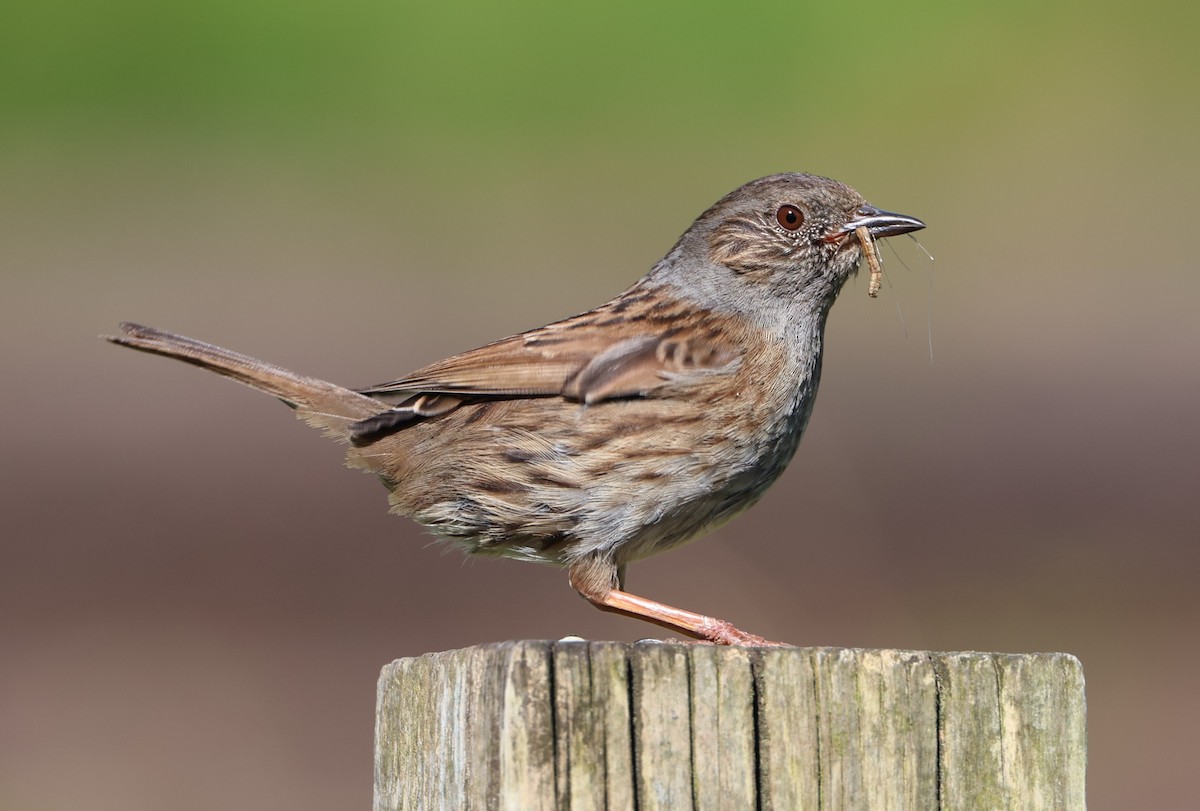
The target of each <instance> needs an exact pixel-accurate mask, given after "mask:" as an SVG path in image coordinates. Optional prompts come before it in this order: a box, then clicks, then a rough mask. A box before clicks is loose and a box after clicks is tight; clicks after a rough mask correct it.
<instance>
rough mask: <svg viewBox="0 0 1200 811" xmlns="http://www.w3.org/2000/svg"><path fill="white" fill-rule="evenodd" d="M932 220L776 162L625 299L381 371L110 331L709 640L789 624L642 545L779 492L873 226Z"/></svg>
mask: <svg viewBox="0 0 1200 811" xmlns="http://www.w3.org/2000/svg"><path fill="white" fill-rule="evenodd" d="M924 227H925V223H924V222H922V221H921V220H919V219H917V218H915V217H911V216H908V215H904V214H897V213H894V212H890V211H885V210H882V209H879V208H876V207H874V206H872V205H870V204H868V203H867V202H866V201H865V200H864V198H863V197H862V196H861V195H860V194H859V193H858V192H856V191H855V190H854V189H852V188H851V187H850V186H847V185H845V184H843V183H840V182H838V181H836V180H832V179H829V178H825V177H820V176H817V175H812V174H806V173H798V172H788V173H781V174H775V175H770V176H767V177H763V178H759V179H757V180H753V181H751V182H749V183H746V184H745V185H743V186H741V187H739V188H737V189H735V190H734V191H732V192H730V193H729V194H726V195H725V196H724V197H722V198H720V199H719V200H718V201H717V202H716V203H715V204H713V205H712V206H711V207H709V208H708V209H707V210H705V211H704V212H703V213H702V214H701V215H700V216H699V217H698V218H696V220H695V221H694V222H693V223H692V225H691V226H690V227H689V228H688V229H687V230H686V231H685V232H684V233H683V235H682V236H681V237H680V238H679V240H678V241H677V242H676V243H675V245H674V247H672V248H671V250H670V251H668V252H667V254H666V256H664V257H663V258H662V259H661V260H660V261H659V262H658V263H657V264H655V265H654V266H653V268H652V269H651V270H650V271H649V273H647V274H646V275H645V276H643V277H642V278H641V279H639V280H638V281H636V282H635V283H634V284H633V285H632V286H631V287H629V288H628V289H627V290H625V291H624V292H622V293H620V294H619V295H617V296H616V297H615V298H613V299H612V300H611V301H608V302H607V303H605V304H602V305H600V306H599V307H596V308H595V309H592V310H589V311H587V312H584V313H581V314H579V315H575V316H572V317H570V318H566V319H564V320H561V321H555V322H553V323H550V324H548V325H546V326H542V327H538V328H536V329H531V330H529V331H527V332H522V333H520V334H517V335H513V336H510V337H507V338H502V339H500V340H497V341H494V342H492V343H489V344H486V345H484V346H481V347H479V348H477V349H471V350H469V351H465V352H462V353H460V354H456V355H453V356H451V357H449V358H446V359H445V360H440V361H437V362H435V363H431V364H429V365H428V366H425V367H424V368H421V369H418V370H417V371H414V372H412V373H410V374H408V375H406V376H404V377H401V378H398V379H396V380H393V381H390V382H387V383H383V384H380V385H375V386H370V387H368V388H362V389H350V388H345V387H343V386H340V385H337V384H334V383H329V382H326V381H323V380H318V379H315V378H311V377H305V376H303V375H299V374H296V373H294V372H291V371H288V370H287V369H284V368H281V367H279V366H276V365H273V364H269V363H265V362H263V361H260V360H256V359H254V358H251V357H248V356H246V355H242V354H239V353H236V352H232V351H230V350H227V349H223V348H221V347H218V346H214V345H211V344H207V343H203V342H201V341H197V340H194V339H192V338H188V337H185V336H181V335H174V334H171V333H169V332H164V331H161V330H158V329H155V328H152V327H146V326H141V325H138V324H134V323H129V322H125V323H122V324H121V326H120V334H119V335H115V336H103V337H106V338H107V340H109V341H111V342H113V343H115V344H119V345H121V346H126V347H130V348H132V349H137V350H141V351H144V352H149V353H153V354H157V355H163V356H166V357H169V358H174V359H177V360H180V361H184V362H186V363H190V364H194V365H197V366H200V367H203V368H205V369H209V370H211V371H214V372H216V373H218V374H220V375H223V376H225V377H228V378H231V379H233V380H236V381H238V382H241V383H244V384H246V385H248V386H250V387H252V388H254V389H258V390H260V391H262V392H265V393H267V394H270V395H273V396H274V397H276V398H278V399H280V400H282V401H283V402H284V403H285V404H287V405H289V406H290V407H292V408H293V409H294V410H295V412H296V414H297V415H298V416H299V417H300V418H301V419H303V420H305V421H306V422H308V423H310V424H311V425H313V426H315V427H317V428H320V429H323V431H324V432H325V434H327V435H328V436H330V437H332V438H334V439H336V440H338V441H340V442H343V443H345V444H346V446H347V454H346V459H347V464H348V465H349V466H351V467H354V468H359V469H362V470H364V471H367V472H369V473H372V474H374V475H375V476H377V477H378V478H379V479H380V480H381V481H382V482H383V483H384V485H385V486H386V487H387V489H388V491H389V502H390V508H391V510H392V511H393V512H396V513H399V514H401V515H404V516H408V517H409V518H411V519H413V520H415V521H416V522H417V523H418V524H420V525H422V526H423V527H425V528H426V529H427V530H428V531H430V532H431V533H432V534H434V535H435V536H437V537H439V538H440V539H443V540H446V541H449V542H451V543H452V544H454V545H456V546H458V547H460V548H462V549H463V550H464V551H465V552H466V553H468V554H472V555H484V556H500V557H506V558H514V559H518V560H526V561H534V562H540V563H548V564H552V565H556V566H559V567H562V568H565V569H566V571H567V576H568V581H569V583H570V585H571V587H572V588H574V589H575V591H577V592H578V593H579V594H580V595H581V596H582V597H583V598H585V599H586V600H587V601H588V602H590V603H592V604H593V605H595V606H596V607H598V608H600V609H601V610H603V611H607V612H613V613H616V614H621V615H625V616H629V617H634V618H637V619H641V620H645V621H648V622H651V623H654V624H656V625H658V626H660V627H663V628H666V629H668V630H670V631H672V632H675V633H678V634H681V635H683V636H685V637H690V638H692V639H694V640H698V641H701V642H709V643H713V644H720V645H746V646H761V645H777V644H782V643H775V642H771V641H769V640H767V639H765V638H763V637H761V636H758V635H756V634H751V633H748V632H745V631H742V630H740V629H739V628H737V627H735V626H734V625H733V624H732V623H730V622H728V621H725V620H721V619H717V618H715V617H711V616H707V615H705V614H701V613H698V612H694V611H688V610H684V609H681V608H675V607H673V606H669V605H666V604H664V603H660V602H658V601H655V600H652V599H649V598H646V597H642V596H638V595H635V594H633V593H631V592H629V591H626V589H625V581H626V571H627V567H628V566H629V564H631V563H633V562H635V561H638V560H641V559H643V558H646V557H648V556H650V555H652V554H655V553H657V552H662V551H665V550H668V549H671V548H674V547H676V546H680V545H681V544H684V543H685V542H688V541H690V540H692V539H694V538H696V537H697V536H700V535H702V534H704V533H706V532H708V531H710V530H712V529H714V528H716V527H718V526H720V525H722V524H724V523H725V522H726V521H728V520H729V519H731V518H733V517H734V516H736V515H738V514H739V513H741V512H743V511H744V510H746V509H747V508H748V507H750V506H751V505H753V504H754V503H755V502H757V501H758V500H759V499H760V498H761V497H762V495H763V493H764V492H765V491H766V489H767V488H768V487H769V486H770V485H771V484H772V483H773V482H774V481H775V480H776V479H777V478H778V477H779V476H780V474H781V473H782V472H783V470H784V468H785V467H786V466H787V464H788V463H789V461H790V460H791V459H792V457H793V454H794V453H795V451H796V448H797V446H798V444H799V442H800V438H801V435H802V434H803V432H804V430H805V427H806V425H807V424H808V422H809V417H810V415H811V414H812V411H813V404H814V402H815V399H816V394H817V385H818V382H819V380H820V375H821V358H822V350H823V347H824V340H825V339H824V333H825V325H826V322H827V319H828V315H829V311H830V308H831V307H832V306H833V303H834V301H835V299H836V298H837V296H838V294H839V292H840V291H841V290H842V288H843V285H844V284H845V283H846V281H847V280H848V279H849V278H851V277H852V276H854V275H855V274H856V273H857V270H858V267H859V265H860V262H861V260H862V259H863V256H864V250H865V248H864V241H866V240H867V239H868V235H869V239H872V240H873V239H880V238H886V237H891V236H895V235H899V234H905V233H909V232H913V231H917V230H919V229H922V228H924ZM863 229H866V230H865V231H864V230H863Z"/></svg>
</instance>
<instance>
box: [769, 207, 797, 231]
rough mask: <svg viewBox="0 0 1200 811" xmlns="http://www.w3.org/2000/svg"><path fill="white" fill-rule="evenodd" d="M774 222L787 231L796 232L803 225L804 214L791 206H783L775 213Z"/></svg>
mask: <svg viewBox="0 0 1200 811" xmlns="http://www.w3.org/2000/svg"><path fill="white" fill-rule="evenodd" d="M775 220H776V221H777V222H778V223H779V224H780V225H781V226H783V227H784V228H786V229H787V230H788V231H796V230H798V229H799V228H800V226H802V225H804V212H803V211H801V210H800V209H798V208H796V207H795V206H793V205H783V206H780V207H779V210H778V211H776V212H775Z"/></svg>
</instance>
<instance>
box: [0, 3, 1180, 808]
mask: <svg viewBox="0 0 1200 811" xmlns="http://www.w3.org/2000/svg"><path fill="white" fill-rule="evenodd" d="M1198 17H1200V13H1198V12H1197V11H1196V6H1194V5H1191V4H1183V3H1179V4H1174V5H1172V4H1155V3H1142V4H1121V3H1109V4H1097V3H1090V4H1082V3H1077V4H1042V3H1036V4H1035V3H1007V4H991V5H984V4H941V5H933V6H923V5H921V4H896V3H882V2H866V3H862V4H856V5H855V6H854V7H853V9H852V10H850V9H847V8H842V7H839V6H836V5H833V4H828V6H827V7H812V8H806V7H805V6H804V4H797V3H752V4H745V5H743V6H741V7H740V8H737V9H735V8H733V7H731V6H727V5H726V4H714V3H702V2H696V1H695V0H693V2H689V3H663V4H657V5H653V6H651V5H648V4H641V3H608V4H603V5H592V6H589V7H588V8H587V10H586V11H580V10H576V8H575V7H573V6H570V5H568V4H562V3H528V2H521V3H505V4H487V3H473V2H465V3H456V4H446V5H438V4H415V3H401V4H396V3H378V2H350V3H337V4H334V3H313V2H307V3H295V2H287V3H285V2H280V1H279V0H252V1H251V2H245V0H241V1H239V2H232V0H218V1H217V2H203V3H166V4H164V3H158V2H148V1H143V2H129V1H128V0H110V2H108V3H86V2H81V0H57V1H56V0H48V1H47V2H41V3H38V4H32V3H28V2H26V3H19V2H18V3H12V4H6V5H5V6H3V7H2V8H0V274H2V277H0V278H2V283H3V295H2V297H0V308H2V310H0V312H2V316H3V317H2V319H0V358H2V359H3V368H4V373H5V374H4V378H5V381H6V385H5V387H4V396H3V414H4V419H3V428H2V429H0V431H2V433H0V442H2V445H0V449H2V459H3V464H2V467H0V474H2V479H0V487H2V492H3V510H2V515H0V537H2V541H0V634H2V646H3V654H2V655H0V808H2V809H9V808H12V809H59V808H76V807H85V806H86V807H89V808H95V809H133V808H147V809H149V808H163V807H170V808H175V809H193V808H194V809H202V808H204V809H206V808H213V807H246V808H250V807H288V808H313V809H317V808H331V807H334V808H337V807H363V806H365V805H366V804H367V803H368V802H369V798H370V785H371V774H372V772H371V734H372V718H373V702H374V683H375V677H376V674H377V672H378V669H379V667H380V666H382V665H383V664H384V663H385V662H387V661H389V660H391V659H392V658H395V657H397V656H402V655H413V654H419V653H422V652H425V651H430V650H440V649H446V648H452V647H458V646H462V645H468V644H473V643H477V642H483V641H490V640H498V639H507V638H545V637H549V638H556V637H559V636H562V635H565V634H568V633H578V634H581V635H585V636H589V637H592V638H617V639H636V638H639V637H641V636H646V635H648V634H650V633H652V629H650V628H649V626H646V627H640V626H639V625H638V624H636V623H633V622H631V621H626V620H622V619H619V618H613V617H609V616H604V615H601V614H600V613H599V612H597V611H595V610H594V609H592V608H590V607H589V606H587V605H586V604H585V603H584V602H583V601H581V600H579V599H578V598H576V597H575V596H573V594H572V593H571V592H570V591H569V589H568V587H567V584H566V578H565V576H564V575H563V574H562V573H561V572H557V571H555V570H551V569H546V568H541V567H535V566H530V565H526V564H518V563H510V562H497V561H479V562H468V563H466V564H464V563H463V561H462V560H461V558H459V557H458V556H457V555H444V554H442V552H441V550H440V549H439V548H437V547H435V546H432V545H431V544H430V543H429V540H428V538H427V537H426V536H423V535H421V534H420V533H419V532H418V531H417V530H416V529H415V527H414V526H413V525H412V524H411V523H409V522H407V521H405V520H402V519H398V518H395V517H393V516H389V515H387V514H386V512H385V500H384V493H383V491H382V490H381V489H380V488H379V487H378V485H376V484H375V483H374V482H372V481H371V480H369V479H367V478H364V477H362V476H360V475H357V474H353V473H351V472H348V471H344V470H340V469H339V467H338V463H339V459H340V451H339V450H338V449H337V448H336V447H335V446H333V445H332V444H330V443H327V442H323V441H321V440H320V439H319V438H318V437H317V436H316V435H315V434H314V433H313V432H311V431H309V430H308V429H307V428H305V427H303V426H302V425H300V424H299V423H297V422H295V421H294V420H291V419H289V417H288V414H287V412H286V410H284V409H282V408H279V407H278V406H277V404H275V403H273V402H271V401H270V400H268V399H267V398H264V397H261V396H260V395H255V394H251V393H249V392H245V391H242V390H239V389H237V388H236V387H234V386H231V385H229V384H227V383H224V382H222V381H219V380H217V379H216V378H214V377H212V376H210V375H202V374H200V373H198V372H197V371H195V370H193V369H189V368H186V367H184V366H183V365H181V364H169V363H166V362H163V361H159V360H155V359H151V358H147V357H144V356H137V355H134V354H133V353H130V352H124V351H119V350H117V349H115V348H113V347H110V346H107V345H105V344H103V343H101V342H100V341H99V340H97V339H96V335H97V334H98V333H101V332H109V331H112V330H113V329H114V327H115V324H116V322H118V321H119V320H122V319H133V320H139V321H143V322H145V323H149V324H154V325H157V326H161V327H165V328H169V329H172V330H176V331H181V332H185V333H187V334H191V335H195V336H196V337H200V338H204V339H208V340H212V341H215V342H218V343H221V344H224V345H227V346H230V347H233V348H236V349H239V350H242V351H246V352H249V353H251V354H255V355H258V356H260V357H263V358H266V359H269V360H272V361H276V362H279V363H283V364H285V365H288V366H290V367H292V368H295V369H298V370H300V371H304V372H307V373H311V374H315V375H319V376H323V377H327V378H329V379H333V380H336V381H338V382H342V383H346V384H355V385H366V384H370V383H374V382H377V381H380V380H385V379H390V378H393V377H396V376H398V375H400V374H402V373H404V372H406V371H409V370H411V369H413V368H416V367H418V366H420V365H422V364H424V363H426V362H429V361H432V360H435V359H437V358H440V357H443V356H445V355H447V354H449V353H452V352H455V351H459V350H462V349H465V348H469V347H471V346H475V345H477V344H479V343H482V342H484V341H486V340H488V339H491V338H495V337H498V336H500V335H502V334H509V333H512V332H516V331H520V330H522V329H526V328H528V327H532V326H536V325H538V324H542V323H545V322H546V321H549V320H551V319H555V318H559V317H562V316H565V315H568V314H570V313H573V312H578V311H580V310H584V309H587V308H589V307H591V306H594V305H596V304H598V303H600V302H602V301H604V300H606V299H607V298H609V297H610V296H611V295H613V294H615V293H616V292H618V291H620V290H621V289H623V288H624V287H625V286H627V285H628V284H629V283H631V282H632V281H634V280H635V279H636V278H637V277H638V276H640V275H641V274H642V273H643V272H644V271H645V270H646V269H648V268H649V267H650V265H651V264H653V263H654V262H655V261H656V260H657V259H658V258H659V257H660V256H661V255H662V254H663V253H664V252H665V251H666V250H667V249H668V248H669V247H670V246H671V245H672V244H673V242H674V240H675V238H676V237H677V236H678V234H679V233H680V232H682V230H683V229H684V228H686V227H687V225H688V224H689V223H690V221H691V219H692V218H693V217H695V216H696V215H697V214H699V213H700V212H701V211H702V210H703V209H705V208H706V207H707V206H708V205H709V204H711V203H712V202H713V201H714V200H716V199H717V198H718V197H719V196H720V195H722V194H724V193H725V192H727V191H729V190H731V189H732V188H734V187H736V186H738V185H739V184H741V183H743V182H745V181H747V180H750V179H752V178H755V177H758V176H761V175H764V174H768V173H771V172H776V171H783V170H804V171H812V172H816V173H819V174H825V175H829V176H833V177H836V178H838V179H840V180H843V181H845V182H847V183H850V184H851V185H853V186H855V187H856V188H858V189H859V191H861V192H862V193H863V194H864V195H865V196H866V197H867V199H869V200H870V201H872V202H873V203H875V204H877V205H879V206H882V207H884V208H890V209H894V210H898V211H903V212H906V213H910V214H913V215H916V216H919V217H921V218H923V219H924V220H926V221H927V222H928V223H929V229H928V230H927V231H925V232H923V233H922V234H921V235H920V237H921V240H922V242H923V244H924V245H926V246H927V247H928V248H929V250H930V251H931V252H932V253H933V254H934V255H935V256H936V257H937V258H936V261H935V262H930V261H929V260H928V259H927V258H925V257H924V255H923V254H922V253H921V252H920V251H919V250H918V249H917V247H916V246H915V245H913V244H912V243H911V242H908V241H907V240H892V243H891V245H890V247H887V248H885V249H884V253H883V256H884V260H885V263H886V267H887V271H888V284H887V285H885V288H884V292H883V295H882V296H881V298H880V299H879V300H877V301H871V300H869V299H868V298H867V296H866V284H865V277H861V278H859V279H858V280H857V282H856V283H852V284H851V285H850V286H848V287H847V290H846V292H845V294H844V295H843V299H842V301H841V302H840V303H839V304H838V306H837V307H836V308H835V310H834V312H833V316H832V320H831V324H830V329H829V335H828V355H827V360H826V365H825V378H824V382H823V387H822V392H821V397H820V399H819V401H818V403H817V408H816V413H815V416H814V418H813V421H812V423H811V425H810V427H809V431H808V435H807V437H806V439H805V442H804V443H803V445H802V446H801V449H800V453H799V454H798V456H797V459H796V461H795V462H794V463H793V465H792V467H791V468H790V469H789V471H788V473H787V474H786V475H785V477H784V478H783V479H782V480H781V482H780V483H779V484H777V485H776V487H775V488H774V489H773V490H772V492H771V493H769V494H768V496H767V497H766V499H764V501H763V502H762V504H760V505H759V506H758V507H757V508H756V509H754V510H752V511H751V512H750V513H748V514H747V515H745V516H744V517H742V518H741V519H739V520H737V521H735V522H733V523H732V524H730V525H728V526H726V527H724V528H723V529H722V530H720V531H719V532H718V533H715V534H714V535H713V536H712V537H710V538H708V539H705V540H703V541H701V542H699V543H697V544H695V545H693V546H691V547H688V548H687V549H684V550H681V551H676V552H673V553H669V554H666V555H663V556H660V557H658V558H654V559H652V560H650V561H647V562H645V563H642V564H640V565H639V566H636V567H634V569H633V571H632V573H631V587H632V588H633V590H634V591H637V592H639V593H644V594H647V595H649V596H653V597H655V598H658V599H661V600H664V601H667V602H670V603H674V604H677V605H681V606H685V607H688V608H693V609H697V610H701V611H704V612H706V613H711V614H714V615H716V616H720V617H724V618H727V619H729V620H731V621H734V622H735V623H736V624H738V625H739V626H741V627H744V628H747V629H749V630H752V631H754V632H757V633H760V634H763V635H765V636H768V637H771V638H781V639H787V640H790V641H793V642H796V643H799V644H823V645H844V646H873V647H903V648H917V649H939V650H942V649H979V650H1005V651H1034V650H1062V651H1069V652H1072V653H1074V654H1076V655H1078V656H1079V657H1080V658H1081V659H1082V661H1083V665H1084V669H1085V673H1086V675H1087V679H1088V702H1089V704H1088V711H1089V736H1090V738H1089V743H1090V753H1089V754H1090V769H1089V791H1090V796H1089V799H1090V803H1091V807H1092V808H1095V809H1123V808H1130V807H1143V808H1165V807H1172V806H1175V807H1178V806H1180V805H1182V804H1185V799H1184V798H1188V799H1191V798H1193V797H1194V790H1193V788H1192V783H1193V780H1192V777H1191V772H1192V770H1193V768H1194V764H1195V762H1196V758H1197V755H1198V754H1200V752H1198V751H1197V746H1196V734H1195V733H1196V727H1197V724H1200V698H1198V695H1200V693H1198V691H1197V690H1196V673H1197V672H1198V671H1200V661H1198V660H1200V656H1198V654H1197V653H1196V647H1195V644H1194V642H1191V643H1189V642H1188V641H1187V640H1188V639H1193V640H1194V639H1195V638H1196V633H1197V628H1198V627H1200V622H1198V621H1200V606H1198V600H1197V596H1196V575H1197V572H1198V570H1200V565H1198V564H1200V545H1198V544H1197V541H1198V540H1200V511H1198V508H1197V503H1198V502H1197V495H1196V492H1197V483H1198V481H1200V469H1198V467H1200V466H1198V464H1197V458H1198V451H1200V429H1198V428H1197V422H1196V415H1197V412H1198V410H1200V364H1198V363H1197V349H1198V348H1200V327H1198V326H1197V320H1198V317H1197V315H1196V312H1195V310H1196V303H1197V294H1200V281H1198V279H1197V270H1198V268H1197V259H1196V249H1195V246H1194V244H1193V240H1192V236H1193V234H1194V233H1195V221H1196V217H1197V213H1198V212H1200V205H1198V203H1200V200H1198V199H1197V197H1198V194H1197V188H1198V184H1197V181H1198V180H1200V172H1198V169H1200V157H1198V156H1197V150H1196V145H1197V143H1198V142H1200V112H1198V107H1200V105H1197V99H1198V98H1200V93H1198V91H1200V81H1198V79H1200V72H1198V57H1197V56H1196V50H1195V44H1194V41H1195V37H1196V33H1197V31H1198V30H1200V26H1198V22H1200V19H1198ZM893 249H894V250H893ZM905 265H907V268H906V267H905ZM930 343H932V347H933V360H932V362H931V361H930V349H929V346H930Z"/></svg>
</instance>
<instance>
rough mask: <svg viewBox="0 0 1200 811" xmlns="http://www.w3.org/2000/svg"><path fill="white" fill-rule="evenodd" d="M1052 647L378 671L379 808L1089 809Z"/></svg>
mask: <svg viewBox="0 0 1200 811" xmlns="http://www.w3.org/2000/svg"><path fill="white" fill-rule="evenodd" d="M1085 759H1086V743H1085V732H1084V694H1083V671H1082V668H1081V667H1080V664H1079V660H1077V659H1076V658H1075V657H1073V656H1070V655H1067V654H1060V653H1045V654H1043V653H1036V654H1020V655H1009V654H996V653H926V652H920V651H894V650H846V649H838V648H791V649H745V648H716V647H713V646H709V645H685V644H675V643H650V642H639V643H637V644H619V643H615V642H573V641H563V642H504V643H499V644H494V645H483V646H479V647H475V648H467V649H465V650H458V651H448V652H445V653H433V654H429V655H426V656H420V657H417V658H413V659H400V660H398V661H396V662H393V663H392V664H390V665H388V666H387V667H385V668H384V669H383V673H382V675H381V676H380V680H379V698H378V707H377V719H376V732H375V809H376V811H393V810H394V809H405V810H406V811H407V809H428V810H430V811H432V810H433V809H514V810H515V811H532V810H533V809H571V811H584V810H585V809H596V810H597V811H600V810H601V809H603V810H604V811H615V809H632V808H637V809H641V811H651V810H652V809H670V810H671V811H678V809H779V810H780V811H797V810H798V809H918V811H926V810H927V809H970V811H980V809H1039V811H1040V810H1041V809H1083V808H1084V765H1085Z"/></svg>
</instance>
